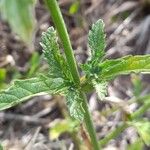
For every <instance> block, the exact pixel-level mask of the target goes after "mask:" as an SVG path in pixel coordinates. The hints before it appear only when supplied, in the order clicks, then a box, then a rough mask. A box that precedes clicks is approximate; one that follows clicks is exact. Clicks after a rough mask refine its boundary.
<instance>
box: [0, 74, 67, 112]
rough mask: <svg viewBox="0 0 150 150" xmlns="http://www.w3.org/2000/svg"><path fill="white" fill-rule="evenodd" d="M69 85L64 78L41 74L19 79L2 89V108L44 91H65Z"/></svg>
mask: <svg viewBox="0 0 150 150" xmlns="http://www.w3.org/2000/svg"><path fill="white" fill-rule="evenodd" d="M66 88H67V87H66V86H65V83H64V80H63V79H62V78H49V77H47V76H45V75H41V76H39V77H36V78H31V79H27V80H17V81H15V82H14V83H13V85H12V86H11V87H10V88H9V89H6V90H4V91H0V110H4V109H6V108H10V107H12V106H14V105H17V104H19V103H21V102H24V101H25V100H28V99H30V98H32V97H34V96H38V95H42V94H43V93H49V94H55V93H63V92H65V90H67V89H66Z"/></svg>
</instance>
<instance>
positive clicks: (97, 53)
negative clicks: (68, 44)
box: [80, 19, 106, 78]
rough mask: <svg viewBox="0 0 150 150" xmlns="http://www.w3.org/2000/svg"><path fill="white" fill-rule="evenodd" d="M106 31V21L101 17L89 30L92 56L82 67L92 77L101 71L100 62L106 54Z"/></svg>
mask: <svg viewBox="0 0 150 150" xmlns="http://www.w3.org/2000/svg"><path fill="white" fill-rule="evenodd" d="M105 36H106V35H105V32H104V22H103V21H102V20H101V19H99V20H98V21H97V22H96V23H95V24H93V25H92V29H91V30H90V31H89V35H88V43H89V47H90V49H91V57H90V59H89V61H88V62H87V63H85V64H82V65H81V66H80V67H81V69H82V70H83V71H84V72H85V73H86V76H88V77H92V78H93V76H95V75H96V74H98V73H99V72H100V70H99V67H98V64H99V62H100V61H102V58H103V56H104V54H105V51H104V50H105V46H106V43H105Z"/></svg>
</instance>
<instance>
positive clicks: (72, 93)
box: [66, 88, 84, 121]
mask: <svg viewBox="0 0 150 150" xmlns="http://www.w3.org/2000/svg"><path fill="white" fill-rule="evenodd" d="M79 95H80V94H79V91H78V90H76V89H73V88H70V89H69V91H68V93H67V95H66V101H67V106H68V110H69V112H70V115H71V116H72V117H73V118H75V119H77V120H79V121H82V120H83V119H84V108H83V107H82V99H81V98H80V96H79Z"/></svg>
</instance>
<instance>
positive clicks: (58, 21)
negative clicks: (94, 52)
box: [44, 0, 80, 84]
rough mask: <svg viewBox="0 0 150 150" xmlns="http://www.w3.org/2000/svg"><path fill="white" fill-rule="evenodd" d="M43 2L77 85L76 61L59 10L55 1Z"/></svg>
mask: <svg viewBox="0 0 150 150" xmlns="http://www.w3.org/2000/svg"><path fill="white" fill-rule="evenodd" d="M44 1H45V4H46V6H47V7H48V9H49V11H50V13H51V17H52V19H53V22H54V24H55V27H56V29H57V31H58V34H59V37H60V39H61V41H62V44H63V47H64V52H65V55H66V59H67V63H68V65H69V67H70V70H71V73H72V76H73V78H74V80H75V81H76V83H78V84H79V83H80V80H79V73H78V69H77V65H76V61H75V58H74V54H73V49H72V46H71V42H70V39H69V35H68V32H67V29H66V25H65V22H64V20H63V17H62V14H61V11H60V8H59V6H58V4H57V1H56V0H44Z"/></svg>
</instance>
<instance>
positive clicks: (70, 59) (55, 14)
mask: <svg viewBox="0 0 150 150" xmlns="http://www.w3.org/2000/svg"><path fill="white" fill-rule="evenodd" d="M44 1H45V4H46V5H47V7H48V9H49V11H50V13H51V17H52V19H53V22H54V24H55V26H56V29H57V31H58V34H59V37H60V39H61V42H62V44H63V47H64V52H65V55H66V59H67V63H68V65H69V67H70V71H71V73H72V77H73V79H74V81H75V83H77V85H78V86H80V77H79V73H78V69H77V65H76V61H75V58H74V54H73V49H72V46H71V42H70V39H69V35H68V32H67V29H66V26H65V23H64V20H63V17H62V14H61V11H60V8H59V6H58V3H57V1H56V0H44ZM80 97H81V98H82V100H83V107H84V110H85V117H84V118H85V119H84V122H85V124H86V128H87V131H88V133H89V136H90V138H91V143H92V146H93V149H94V150H100V148H99V144H98V140H97V138H96V132H95V130H94V126H93V123H92V120H91V115H90V113H89V109H88V105H87V99H86V96H85V94H84V93H83V92H81V94H80Z"/></svg>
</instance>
